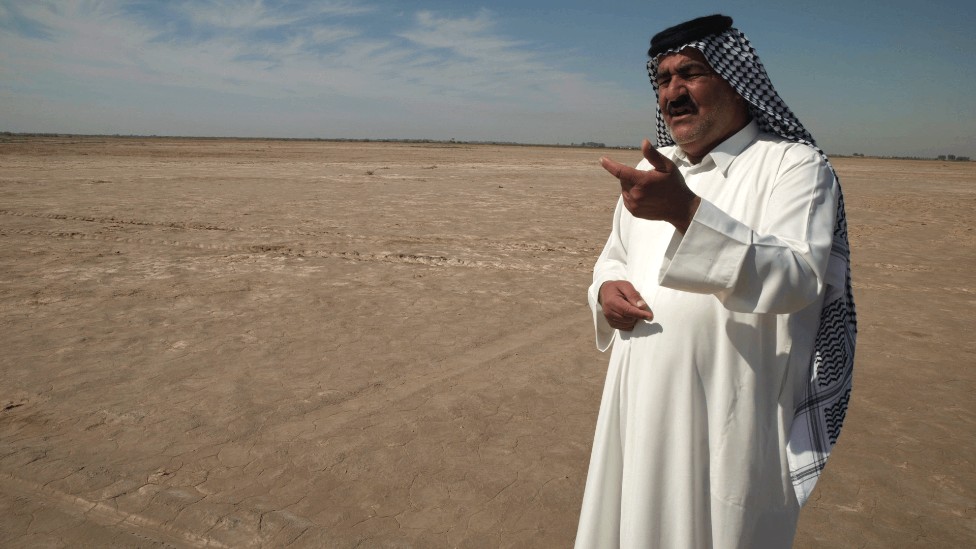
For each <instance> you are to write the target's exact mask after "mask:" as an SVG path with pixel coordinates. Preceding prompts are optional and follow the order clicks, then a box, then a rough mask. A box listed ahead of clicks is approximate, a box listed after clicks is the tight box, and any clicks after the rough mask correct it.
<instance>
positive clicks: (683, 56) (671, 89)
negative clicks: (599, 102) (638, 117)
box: [657, 48, 749, 158]
mask: <svg viewBox="0 0 976 549" xmlns="http://www.w3.org/2000/svg"><path fill="white" fill-rule="evenodd" d="M657 86H658V105H659V106H660V107H661V114H662V115H663V116H664V122H665V123H666V124H667V125H668V130H669V131H670V132H671V137H672V138H673V139H674V142H675V143H677V144H678V145H679V146H680V147H681V149H682V150H684V151H685V153H687V154H688V155H689V156H691V157H692V158H701V157H702V156H704V155H706V154H708V152H709V151H711V150H712V149H713V148H714V147H715V146H716V145H718V144H719V143H721V142H722V141H724V140H725V139H727V138H728V137H730V136H732V135H733V134H734V133H735V132H737V131H739V130H740V129H742V127H743V126H745V125H746V123H748V121H749V108H748V106H747V104H746V102H745V100H744V99H742V97H740V96H739V94H738V93H736V91H735V90H734V89H732V86H731V85H729V83H728V82H726V81H725V79H724V78H722V77H721V76H719V75H718V74H717V73H716V72H715V71H713V70H712V68H711V67H710V66H709V65H708V61H706V60H705V56H703V55H702V54H701V52H700V51H698V50H696V49H694V48H685V49H683V50H681V51H680V52H678V53H674V54H671V55H668V56H667V57H664V58H662V59H661V61H660V63H659V64H658V72H657Z"/></svg>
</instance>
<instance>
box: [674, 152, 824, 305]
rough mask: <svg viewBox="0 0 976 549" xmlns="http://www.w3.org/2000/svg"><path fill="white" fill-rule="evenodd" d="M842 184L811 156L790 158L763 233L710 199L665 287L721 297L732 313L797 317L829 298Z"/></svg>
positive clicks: (678, 245) (679, 246) (677, 247)
mask: <svg viewBox="0 0 976 549" xmlns="http://www.w3.org/2000/svg"><path fill="white" fill-rule="evenodd" d="M836 206H837V183H836V181H835V179H834V176H833V173H832V172H831V171H830V169H829V168H828V167H827V165H826V164H825V163H824V162H823V161H822V160H821V159H820V157H819V155H817V154H816V153H814V152H813V151H812V150H810V149H806V148H805V149H798V150H792V151H790V152H789V153H788V154H787V155H786V156H785V157H784V159H783V163H782V164H781V166H780V170H779V171H778V173H777V178H776V182H775V184H774V185H773V187H772V190H771V192H770V194H769V196H768V198H767V202H766V204H765V205H764V206H763V211H764V214H763V216H762V219H761V222H760V224H759V226H758V227H755V228H753V227H749V226H748V225H746V224H744V223H742V222H740V221H738V220H736V219H734V218H733V217H731V216H730V215H728V214H727V213H725V212H724V211H722V210H721V209H719V208H718V207H716V206H715V205H714V204H712V203H711V202H709V201H707V200H704V199H703V200H702V202H701V205H700V207H699V208H698V211H697V212H696V214H695V216H694V218H693V220H692V222H691V225H690V226H689V227H688V230H687V231H686V232H685V234H684V235H682V234H681V233H679V232H677V231H675V233H674V236H673V237H672V239H671V242H670V244H669V246H668V249H667V251H666V253H665V258H664V261H663V263H662V265H661V270H660V273H659V282H660V284H661V286H664V287H668V288H672V289H676V290H682V291H687V292H694V293H703V294H714V295H715V296H716V297H717V298H718V299H719V300H720V301H721V302H722V304H723V305H724V306H725V307H726V308H727V309H729V310H731V311H737V312H749V313H775V314H783V313H792V312H796V311H798V310H800V309H802V308H803V307H805V306H807V305H809V304H810V303H812V302H813V301H814V300H815V299H816V298H817V296H818V295H819V294H820V293H821V292H822V291H823V286H824V285H825V279H826V274H827V264H828V259H829V257H830V248H831V240H832V235H833V226H834V218H835V216H836Z"/></svg>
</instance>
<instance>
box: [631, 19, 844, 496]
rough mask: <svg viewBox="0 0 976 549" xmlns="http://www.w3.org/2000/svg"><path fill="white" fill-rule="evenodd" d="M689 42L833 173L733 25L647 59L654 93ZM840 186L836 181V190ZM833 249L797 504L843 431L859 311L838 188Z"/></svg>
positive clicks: (802, 428) (803, 406) (799, 453)
mask: <svg viewBox="0 0 976 549" xmlns="http://www.w3.org/2000/svg"><path fill="white" fill-rule="evenodd" d="M689 47H690V48H695V49H697V50H699V51H700V52H701V53H702V54H703V55H704V56H705V59H707V60H708V62H709V64H710V65H711V66H712V69H713V70H714V71H715V72H717V73H718V74H719V75H720V76H721V77H722V78H724V79H725V80H726V81H727V82H728V83H729V84H731V85H732V87H733V88H734V89H735V91H736V92H738V93H739V95H741V96H742V97H743V98H745V100H746V101H747V102H748V103H749V107H750V108H749V110H750V113H751V115H752V118H753V120H755V121H756V122H757V123H758V125H759V129H760V131H763V132H767V133H772V134H776V135H779V136H782V137H783V138H784V139H788V140H790V141H793V142H797V143H803V144H806V145H809V146H811V147H813V148H814V149H816V151H817V152H818V153H820V156H822V157H823V159H824V162H826V163H827V166H828V167H829V168H830V171H831V172H833V174H834V178H835V179H836V178H837V172H836V171H834V168H833V166H832V165H831V164H830V160H829V159H828V158H827V155H826V154H824V152H823V151H822V150H820V148H819V147H817V144H816V142H815V141H814V140H813V136H811V135H810V132H808V131H807V130H806V129H805V128H804V127H803V125H802V124H800V121H799V120H797V118H796V116H795V115H794V114H793V111H791V110H790V109H789V107H787V106H786V103H784V102H783V100H782V99H780V97H779V94H777V93H776V90H775V89H773V84H772V83H771V82H770V80H769V76H768V75H767V74H766V69H765V67H763V64H762V61H760V60H759V56H758V55H757V54H756V50H755V49H754V48H753V47H752V45H751V44H750V43H749V39H748V38H746V37H745V35H744V34H742V33H741V32H740V31H739V30H738V29H736V28H734V27H732V28H728V29H727V30H725V31H724V32H721V33H719V34H713V35H710V36H706V37H704V38H701V39H699V40H696V41H693V42H690V43H688V44H685V45H682V46H679V47H676V48H673V49H670V50H668V51H666V52H664V53H663V54H661V55H658V56H655V57H652V58H651V59H650V60H649V61H648V62H647V72H648V75H649V76H650V78H651V85H652V86H653V87H654V93H655V94H658V89H657V84H656V82H657V68H658V63H659V61H660V59H661V57H663V56H664V55H667V54H669V53H675V52H678V51H680V50H682V49H684V48H689ZM657 144H658V147H663V146H666V145H673V144H674V140H673V139H672V137H671V133H670V132H669V131H668V128H667V125H666V124H665V123H664V117H663V115H662V114H661V107H660V106H658V108H657ZM839 189H840V187H839V186H838V191H839ZM830 255H831V257H830V262H831V263H832V264H833V265H832V266H833V267H834V268H842V269H843V270H844V272H845V277H844V278H845V282H844V287H843V288H833V287H828V288H827V295H826V297H825V298H824V307H823V311H822V312H821V313H820V327H819V329H818V330H817V337H816V341H815V343H814V356H813V358H812V361H811V364H810V382H809V383H808V384H807V388H806V395H805V397H804V398H803V400H802V401H801V402H799V403H798V404H797V406H796V409H795V415H794V418H793V425H792V426H791V430H790V440H789V443H788V446H787V453H788V456H789V459H790V477H791V480H792V481H793V488H794V490H795V491H796V496H797V500H798V501H799V502H800V504H801V505H802V504H804V503H805V502H806V500H807V498H808V497H809V496H810V493H811V492H812V491H813V487H814V485H815V484H816V483H817V479H818V478H819V477H820V473H821V472H822V471H823V469H824V467H825V466H826V464H827V458H828V457H829V456H830V450H831V448H832V447H833V445H834V443H836V442H837V437H838V436H839V435H840V429H841V424H842V423H843V422H844V416H845V415H846V413H847V403H848V400H849V399H850V394H851V385H852V382H853V377H854V376H853V373H854V344H855V340H856V337H857V316H856V313H855V311H854V296H853V294H852V292H851V263H850V245H849V244H848V240H847V216H846V214H845V212H844V196H843V194H839V195H838V199H837V220H836V222H835V224H834V237H833V244H832V247H831V250H830ZM829 270H831V269H830V267H828V271H829Z"/></svg>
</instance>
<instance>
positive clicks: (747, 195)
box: [576, 122, 843, 549]
mask: <svg viewBox="0 0 976 549" xmlns="http://www.w3.org/2000/svg"><path fill="white" fill-rule="evenodd" d="M661 152H662V153H663V154H665V155H666V156H668V157H669V158H671V159H672V160H673V161H674V162H675V163H676V164H677V165H678V168H679V170H680V171H681V173H682V175H683V176H684V178H685V181H686V183H687V184H688V186H689V187H690V188H691V190H692V191H694V192H695V193H697V194H698V195H699V196H700V197H701V198H702V201H701V205H700V206H699V208H698V211H697V212H696V213H695V216H694V219H693V220H692V222H691V224H690V225H689V227H688V230H687V231H686V232H685V234H684V235H682V234H681V233H680V232H678V231H676V230H675V229H674V228H673V226H672V225H670V224H669V223H666V222H661V221H648V220H645V219H638V218H635V217H633V216H632V215H631V214H630V212H628V211H627V210H626V208H624V207H623V204H622V201H618V203H617V208H616V211H615V212H614V217H613V229H612V232H611V234H610V238H609V240H608V241H607V244H606V247H605V248H604V250H603V253H602V254H601V255H600V258H599V260H598V261H597V263H596V266H595V268H594V271H593V284H592V286H590V288H589V292H588V298H589V303H590V307H591V308H592V310H593V318H594V323H595V327H596V339H597V347H598V348H599V349H600V350H601V351H604V350H606V349H607V348H608V347H609V346H610V344H611V342H613V341H614V339H615V343H613V352H612V353H611V356H610V365H609V369H608V372H607V380H606V385H605V388H604V393H603V398H602V401H601V404H600V413H599V417H598V419H597V425H596V435H595V437H594V440H593V452H592V456H591V458H590V468H589V473H588V476H587V480H586V489H585V493H584V497H583V506H582V512H581V514H580V521H579V530H578V532H577V539H576V546H577V547H578V548H584V547H585V548H600V549H606V548H613V547H628V548H641V549H651V548H664V549H670V548H673V549H690V548H709V547H714V548H763V549H776V548H785V547H790V545H791V544H792V540H793V536H794V533H795V530H796V520H797V515H798V513H799V509H800V506H799V504H798V503H797V499H796V495H795V494H794V491H793V486H792V483H791V482H790V476H789V463H788V461H789V458H788V456H787V452H786V444H787V441H788V438H789V433H790V424H791V422H792V419H793V410H794V402H797V401H799V399H800V398H801V397H802V396H803V390H804V386H805V384H806V383H808V382H809V379H810V378H809V371H810V363H811V355H812V353H813V341H814V337H815V335H816V331H817V324H818V321H819V317H820V310H821V306H822V303H823V297H824V290H825V286H826V281H825V278H826V276H827V273H826V271H827V263H828V257H829V253H830V247H831V238H832V230H833V227H834V218H835V216H836V210H837V193H838V188H837V183H836V181H835V178H834V176H833V173H832V172H831V171H830V169H829V168H828V166H827V165H826V164H825V162H824V161H823V159H822V158H821V156H820V155H819V154H818V153H817V152H816V151H815V150H814V149H812V148H811V147H808V146H806V145H802V144H797V143H792V142H789V141H786V140H784V139H782V138H780V137H777V136H773V135H769V134H764V133H759V131H758V129H757V126H756V124H755V123H754V122H753V123H751V124H749V125H748V126H746V127H745V128H743V129H742V130H741V131H740V132H738V133H737V134H735V135H733V136H732V137H730V138H729V139H727V140H726V141H725V142H723V143H722V144H720V145H719V146H717V147H716V148H715V149H713V150H712V151H711V152H710V153H709V154H708V155H707V156H705V157H704V158H703V159H702V160H701V162H700V163H699V164H697V165H691V164H689V163H688V161H687V159H686V157H685V156H684V154H683V153H682V152H681V151H680V149H677V148H675V147H670V148H662V149H661ZM638 168H639V169H652V167H651V166H650V165H649V163H648V162H647V161H646V160H645V161H642V162H641V164H640V165H638ZM609 280H628V281H630V282H631V283H632V284H633V285H634V287H635V288H636V289H637V291H639V292H640V293H641V295H642V296H643V298H644V300H645V301H646V302H647V303H648V305H649V306H650V308H651V310H652V311H653V313H654V320H653V321H650V322H647V321H640V322H638V324H637V326H635V327H634V329H633V331H630V332H627V331H616V330H614V329H613V328H611V327H610V326H609V324H607V322H606V319H605V318H604V317H603V313H602V308H601V306H600V305H599V303H598V302H597V299H598V292H599V288H600V286H601V285H602V284H603V283H604V282H606V281H609ZM841 282H842V281H841ZM841 287H843V286H842V285H841ZM614 336H616V337H615V338H614Z"/></svg>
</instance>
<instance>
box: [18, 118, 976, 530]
mask: <svg viewBox="0 0 976 549" xmlns="http://www.w3.org/2000/svg"><path fill="white" fill-rule="evenodd" d="M611 154H612V155H613V156H615V157H616V158H617V159H619V160H621V161H626V162H630V163H633V162H636V160H638V158H637V156H636V155H637V154H639V153H636V152H635V151H611ZM599 155H600V152H598V151H594V150H592V149H575V148H543V147H494V146H469V145H461V144H406V143H400V144H390V143H327V142H301V141H259V140H179V139H135V138H128V139H126V138H120V139H111V138H67V137H46V138H42V137H37V138H22V137H10V136H7V137H5V138H3V140H2V141H0V258H2V261H0V333H2V334H3V335H2V342H3V343H2V353H0V546H3V547H75V546H99V547H547V548H548V547H567V546H569V545H570V544H571V543H572V540H573V536H574V533H575V526H576V519H577V514H578V510H579V503H580V498H581V496H582V486H583V482H584V480H585V472H586V466H587V460H588V457H589V448H590V442H591V440H590V439H591V436H592V432H593V426H594V423H595V418H596V412H597V407H598V404H599V394H600V392H601V389H602V383H603V377H604V374H605V368H606V357H605V356H602V355H600V354H599V353H597V352H596V350H595V349H594V345H593V341H592V333H591V320H590V316H589V312H588V310H587V308H586V305H585V297H584V291H585V288H586V286H587V284H588V279H589V269H590V267H591V266H592V263H593V261H594V259H595V258H596V255H597V254H598V252H599V249H600V247H601V246H602V244H603V241H604V240H605V238H606V233H607V231H608V229H609V220H610V215H611V213H612V209H613V205H614V201H615V199H616V195H617V189H616V188H615V182H614V181H613V180H612V179H608V176H606V175H605V174H604V173H602V171H601V169H600V168H599V166H598V164H597V158H598V157H599ZM835 163H836V166H837V169H838V171H839V173H840V175H841V178H842V184H843V185H844V189H845V193H846V196H847V207H848V212H849V218H850V224H851V238H852V244H853V248H854V276H855V291H856V297H857V303H858V306H859V310H858V312H859V319H860V341H859V347H858V355H857V374H856V380H855V393H854V398H853V401H852V405H851V410H850V413H849V416H848V424H847V426H846V427H845V431H844V435H843V436H842V438H841V441H840V443H839V444H838V446H837V449H836V452H835V456H834V457H833V458H832V462H831V465H830V467H829V468H828V470H827V473H826V475H825V477H824V479H823V480H822V481H821V483H820V485H819V487H818V489H817V492H816V494H815V495H814V498H813V500H812V501H811V503H810V504H809V505H808V506H807V508H806V509H805V510H804V512H803V515H802V518H801V523H800V528H799V533H798V535H797V542H796V547H800V548H813V547H970V546H972V545H973V544H974V542H976V527H974V524H976V495H974V494H976V481H974V479H976V474H974V455H976V443H974V440H976V436H974V435H976V410H974V399H973V397H972V395H973V394H974V389H976V387H974V379H976V374H974V373H973V371H972V370H973V368H972V366H973V365H974V364H976V344H974V343H973V338H972V336H971V334H970V332H971V328H972V321H973V311H974V305H976V284H974V282H976V281H974V276H973V274H972V272H973V269H974V267H976V253H974V250H976V246H974V245H976V235H974V233H973V228H974V225H976V222H974V221H973V214H972V212H973V211H976V164H972V163H945V162H936V161H930V162H909V161H896V160H884V161H882V160H872V159H861V158H858V159H837V160H836V162H835Z"/></svg>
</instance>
